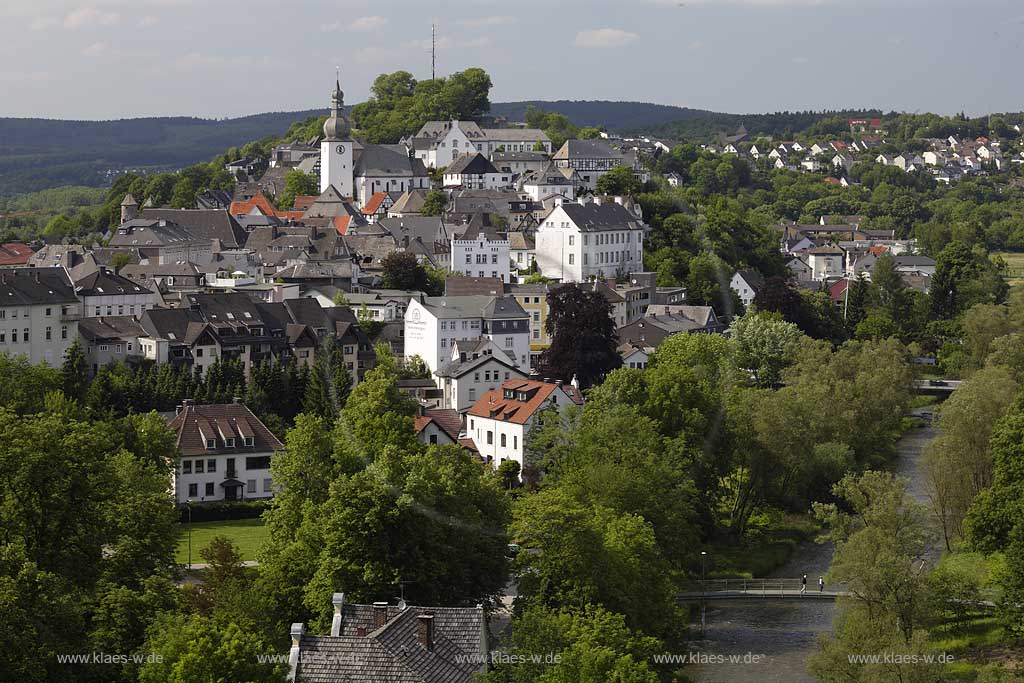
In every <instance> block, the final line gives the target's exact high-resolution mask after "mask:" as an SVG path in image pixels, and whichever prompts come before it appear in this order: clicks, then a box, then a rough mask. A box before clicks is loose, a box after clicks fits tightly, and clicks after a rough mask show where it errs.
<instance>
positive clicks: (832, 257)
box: [807, 249, 843, 280]
mask: <svg viewBox="0 0 1024 683" xmlns="http://www.w3.org/2000/svg"><path fill="white" fill-rule="evenodd" d="M834 252H835V253H834ZM834 252H833V250H829V251H828V252H826V253H815V251H814V250H811V251H810V252H809V253H808V254H807V265H809V266H810V268H811V279H812V280H826V279H828V278H838V277H841V276H842V274H843V253H842V251H841V250H838V249H836V250H834Z"/></svg>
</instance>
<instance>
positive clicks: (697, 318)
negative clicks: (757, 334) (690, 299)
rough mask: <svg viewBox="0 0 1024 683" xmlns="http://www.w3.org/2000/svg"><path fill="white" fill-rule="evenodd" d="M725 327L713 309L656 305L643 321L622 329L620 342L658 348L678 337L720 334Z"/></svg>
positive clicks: (649, 309) (649, 310) (649, 308)
mask: <svg viewBox="0 0 1024 683" xmlns="http://www.w3.org/2000/svg"><path fill="white" fill-rule="evenodd" d="M725 328H726V325H725V323H723V322H722V321H721V320H720V319H719V318H718V316H717V315H716V314H715V311H714V309H712V308H711V307H710V306H680V305H676V306H661V305H653V306H650V307H648V309H647V313H646V315H644V317H643V318H642V319H640V320H637V321H635V322H632V323H629V324H628V325H625V326H623V327H620V328H619V341H620V342H623V343H630V344H636V345H638V346H642V347H645V348H646V347H651V348H657V347H658V346H659V345H660V344H661V342H663V341H665V339H667V338H668V337H671V336H672V335H674V334H684V333H685V334H690V333H703V334H719V333H721V332H724V331H725Z"/></svg>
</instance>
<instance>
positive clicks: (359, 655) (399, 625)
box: [297, 604, 487, 683]
mask: <svg viewBox="0 0 1024 683" xmlns="http://www.w3.org/2000/svg"><path fill="white" fill-rule="evenodd" d="M421 614H430V615H432V616H433V622H434V647H433V648H432V649H430V650H428V649H427V648H425V647H424V646H422V645H420V644H419V642H418V640H417V637H416V626H417V621H418V619H417V617H418V616H419V615H421ZM342 615H343V616H342V627H341V633H340V635H338V636H330V635H325V636H315V635H304V636H303V637H302V639H301V641H300V653H299V665H298V671H297V680H298V682H299V683H342V682H344V683H471V681H472V680H473V677H474V674H475V673H476V672H478V671H479V670H480V668H481V665H480V664H478V663H465V662H459V661H458V660H460V659H463V660H465V659H470V658H471V657H479V656H482V655H483V654H484V653H486V651H487V636H486V622H485V617H484V613H483V609H482V608H480V607H475V608H467V607H429V608H428V607H414V606H406V607H405V608H404V609H400V608H399V607H397V606H391V605H389V606H388V608H387V621H386V623H385V624H384V625H383V626H381V627H379V628H374V621H373V607H372V606H371V605H348V604H346V605H345V606H344V607H343V608H342ZM360 633H365V635H360Z"/></svg>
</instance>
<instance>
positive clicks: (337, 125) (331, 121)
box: [324, 81, 349, 140]
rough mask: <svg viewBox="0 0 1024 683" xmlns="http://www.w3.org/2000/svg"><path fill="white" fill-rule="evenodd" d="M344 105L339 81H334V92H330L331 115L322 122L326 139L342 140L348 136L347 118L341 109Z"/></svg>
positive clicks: (343, 96)
mask: <svg viewBox="0 0 1024 683" xmlns="http://www.w3.org/2000/svg"><path fill="white" fill-rule="evenodd" d="M344 107H345V93H343V92H342V91H341V83H340V82H338V81H335V82H334V92H333V93H331V115H330V117H328V119H327V121H326V123H324V137H326V138H327V139H328V140H342V139H344V138H347V137H348V134H349V125H348V119H346V118H345V114H344V113H342V110H343V109H344Z"/></svg>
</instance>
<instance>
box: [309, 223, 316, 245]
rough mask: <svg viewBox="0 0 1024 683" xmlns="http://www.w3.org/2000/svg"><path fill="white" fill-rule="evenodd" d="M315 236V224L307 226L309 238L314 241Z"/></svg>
mask: <svg viewBox="0 0 1024 683" xmlns="http://www.w3.org/2000/svg"><path fill="white" fill-rule="evenodd" d="M316 236H317V232H316V226H315V225H311V226H309V239H311V240H313V241H314V242H315V241H316Z"/></svg>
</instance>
